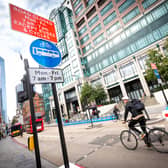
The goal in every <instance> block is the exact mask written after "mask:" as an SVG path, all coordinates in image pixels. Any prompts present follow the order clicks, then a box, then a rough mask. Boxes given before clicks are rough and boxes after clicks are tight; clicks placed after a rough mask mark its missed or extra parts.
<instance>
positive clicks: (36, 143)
mask: <svg viewBox="0 0 168 168" xmlns="http://www.w3.org/2000/svg"><path fill="white" fill-rule="evenodd" d="M24 65H25V70H26V81H27V87H28V95H29V101H30V111H31V119H32V126H33V137H34V147H35V156H36V166H37V168H41V159H40V151H39V144H38V136H37V129H36V121H35V113H34V106H33V88H32V85H31V84H30V78H29V71H28V69H29V63H28V60H27V59H24Z"/></svg>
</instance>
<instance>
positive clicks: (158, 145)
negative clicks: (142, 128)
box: [149, 128, 168, 153]
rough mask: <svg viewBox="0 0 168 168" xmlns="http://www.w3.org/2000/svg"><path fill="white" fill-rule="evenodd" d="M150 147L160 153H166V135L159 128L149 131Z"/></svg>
mask: <svg viewBox="0 0 168 168" xmlns="http://www.w3.org/2000/svg"><path fill="white" fill-rule="evenodd" d="M149 141H150V144H151V146H152V147H153V148H154V149H155V150H156V151H157V152H161V153H168V133H167V132H166V131H165V130H163V129H161V128H154V129H151V130H150V131H149Z"/></svg>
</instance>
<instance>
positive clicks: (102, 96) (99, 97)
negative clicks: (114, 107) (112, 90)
mask: <svg viewBox="0 0 168 168" xmlns="http://www.w3.org/2000/svg"><path fill="white" fill-rule="evenodd" d="M94 98H95V101H96V104H101V103H102V102H103V101H104V100H106V98H107V94H106V92H105V91H104V88H103V87H102V85H96V87H95V94H94Z"/></svg>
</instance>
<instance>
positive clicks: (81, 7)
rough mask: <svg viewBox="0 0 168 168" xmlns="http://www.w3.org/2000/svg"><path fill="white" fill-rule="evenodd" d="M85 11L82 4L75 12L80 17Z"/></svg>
mask: <svg viewBox="0 0 168 168" xmlns="http://www.w3.org/2000/svg"><path fill="white" fill-rule="evenodd" d="M82 9H83V4H81V5H80V6H79V7H78V8H77V9H76V11H75V14H76V15H78V14H79V13H80V11H81V10H82Z"/></svg>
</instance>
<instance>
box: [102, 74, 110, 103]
mask: <svg viewBox="0 0 168 168" xmlns="http://www.w3.org/2000/svg"><path fill="white" fill-rule="evenodd" d="M101 83H102V86H103V88H104V90H105V92H106V95H107V101H110V96H109V94H108V91H107V88H106V84H105V80H104V76H103V75H101Z"/></svg>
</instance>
